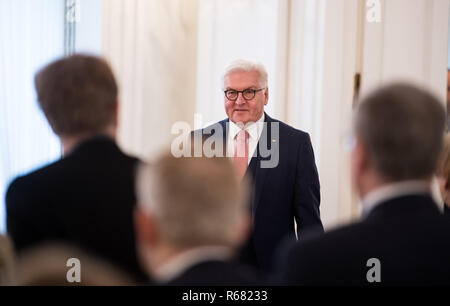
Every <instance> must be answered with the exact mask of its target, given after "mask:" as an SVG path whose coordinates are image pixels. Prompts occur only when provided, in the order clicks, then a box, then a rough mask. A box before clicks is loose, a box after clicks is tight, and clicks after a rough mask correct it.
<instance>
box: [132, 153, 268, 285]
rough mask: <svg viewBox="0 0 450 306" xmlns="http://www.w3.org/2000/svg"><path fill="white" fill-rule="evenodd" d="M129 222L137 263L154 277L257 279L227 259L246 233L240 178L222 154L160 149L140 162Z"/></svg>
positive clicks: (164, 281) (174, 280)
mask: <svg viewBox="0 0 450 306" xmlns="http://www.w3.org/2000/svg"><path fill="white" fill-rule="evenodd" d="M137 187H138V190H137V194H138V209H137V210H136V214H135V226H136V233H137V237H138V243H139V249H140V255H141V258H142V261H143V263H144V264H145V266H146V267H147V268H148V271H149V273H150V274H151V276H152V279H154V280H155V281H156V282H158V283H159V284H161V285H178V286H222V285H223V286H224V285H236V286H238V285H255V284H260V283H262V282H261V281H260V280H259V279H258V278H257V276H256V275H255V274H254V273H253V271H250V270H249V269H247V268H243V267H240V266H238V264H236V263H234V262H233V257H234V252H235V249H236V248H237V247H238V246H239V245H240V244H241V243H242V242H243V241H244V240H245V239H246V237H247V234H248V230H249V216H248V212H247V209H246V205H245V197H246V184H243V183H242V184H241V183H240V182H239V180H238V177H237V175H236V172H235V170H234V168H233V166H232V164H231V163H230V161H229V160H228V159H226V158H206V157H202V158H188V157H183V158H175V157H173V156H172V155H171V154H166V155H162V156H161V157H160V158H159V159H158V160H156V161H155V162H154V163H153V164H152V165H142V167H141V168H140V170H139V172H138V179H137Z"/></svg>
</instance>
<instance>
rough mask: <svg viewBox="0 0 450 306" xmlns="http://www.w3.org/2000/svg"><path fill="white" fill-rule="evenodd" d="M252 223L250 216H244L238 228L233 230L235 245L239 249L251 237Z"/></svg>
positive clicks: (237, 225) (238, 223) (239, 221)
mask: <svg viewBox="0 0 450 306" xmlns="http://www.w3.org/2000/svg"><path fill="white" fill-rule="evenodd" d="M251 227H252V223H251V220H250V217H249V216H248V215H242V216H241V217H240V218H239V220H238V222H237V224H236V227H235V228H234V229H233V237H232V240H233V244H234V245H235V246H237V247H240V246H242V245H243V244H244V243H245V242H246V241H247V239H248V237H249V236H250V233H251V230H252V228H251Z"/></svg>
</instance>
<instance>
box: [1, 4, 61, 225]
mask: <svg viewBox="0 0 450 306" xmlns="http://www.w3.org/2000/svg"><path fill="white" fill-rule="evenodd" d="M63 22H64V2H63V1H61V0H21V1H17V0H1V1H0V195H1V199H2V200H1V205H0V231H4V230H5V222H4V219H5V215H4V196H5V192H6V188H7V186H8V184H9V183H10V181H11V179H13V178H14V177H15V176H17V175H20V174H23V173H25V172H27V171H29V170H30V169H34V168H37V167H39V166H41V165H43V164H45V163H48V162H50V161H52V160H54V159H56V158H58V157H59V156H60V151H61V150H60V144H59V141H58V140H57V138H56V137H55V136H54V135H53V133H52V131H51V130H50V128H49V126H48V124H47V122H46V120H45V118H44V116H43V115H42V113H41V111H40V110H39V107H38V105H37V102H36V95H35V91H34V85H33V77H34V74H35V72H36V71H37V70H38V69H39V68H41V67H42V66H43V65H44V64H46V63H48V62H49V61H50V60H52V59H54V58H56V57H60V56H62V55H63V47H64V45H63V41H64V32H63V29H64V28H63Z"/></svg>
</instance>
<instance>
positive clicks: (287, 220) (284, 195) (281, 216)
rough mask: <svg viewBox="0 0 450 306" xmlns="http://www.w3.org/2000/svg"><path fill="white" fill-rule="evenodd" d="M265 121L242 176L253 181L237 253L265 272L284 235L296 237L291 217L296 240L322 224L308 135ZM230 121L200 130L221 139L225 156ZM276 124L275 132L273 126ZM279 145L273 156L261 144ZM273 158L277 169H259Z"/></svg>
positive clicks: (244, 260)
mask: <svg viewBox="0 0 450 306" xmlns="http://www.w3.org/2000/svg"><path fill="white" fill-rule="evenodd" d="M265 123H266V126H265V128H264V131H263V133H262V135H261V138H260V141H259V145H258V147H257V152H256V153H257V156H256V157H253V159H252V160H251V163H250V165H249V168H248V170H247V174H246V175H248V176H250V177H251V178H252V179H253V195H252V199H251V203H250V206H251V212H252V216H253V232H252V235H251V237H250V240H249V242H248V243H247V245H246V246H245V247H244V248H243V250H242V252H241V260H242V262H243V263H245V264H249V265H252V266H254V267H256V268H258V269H260V270H261V271H262V272H265V273H269V272H271V268H272V265H273V260H274V255H275V252H276V249H277V247H278V245H279V244H280V242H281V241H282V240H283V239H284V238H285V237H286V236H290V237H292V238H293V239H295V223H294V219H295V221H296V222H297V231H298V237H299V239H301V238H302V237H303V234H304V233H305V232H306V231H308V230H311V231H316V232H323V226H322V222H321V220H320V212H319V205H320V184H319V176H318V173H317V169H316V165H315V161H314V153H313V148H312V145H311V140H310V137H309V135H308V134H307V133H305V132H302V131H299V130H296V129H294V128H293V127H291V126H288V125H286V124H284V123H283V122H280V121H278V120H275V119H272V118H270V117H269V116H268V115H267V114H266V115H265ZM228 125H229V120H228V119H227V120H223V121H220V122H218V123H216V124H215V125H212V126H210V127H207V128H205V129H203V130H201V131H200V132H203V138H204V139H205V137H206V138H208V137H215V138H216V139H217V140H218V141H223V142H224V144H225V145H224V148H223V152H222V154H224V155H225V154H226V140H227V131H228ZM218 126H219V127H220V128H218ZM277 127H278V135H277V133H276V130H275V129H276V128H277ZM220 131H221V132H222V133H220ZM198 132H199V131H196V132H195V133H198ZM205 134H206V135H205ZM260 145H263V146H262V147H260ZM277 146H278V148H279V150H278V151H276V150H274V154H272V156H267V155H266V154H265V152H264V148H267V149H268V150H271V149H275V148H276V147H277ZM261 148H263V149H262V150H261ZM277 158H278V161H279V163H278V165H276V167H273V168H265V167H262V166H263V165H264V163H265V162H266V163H267V162H268V161H270V160H271V159H273V160H275V159H277Z"/></svg>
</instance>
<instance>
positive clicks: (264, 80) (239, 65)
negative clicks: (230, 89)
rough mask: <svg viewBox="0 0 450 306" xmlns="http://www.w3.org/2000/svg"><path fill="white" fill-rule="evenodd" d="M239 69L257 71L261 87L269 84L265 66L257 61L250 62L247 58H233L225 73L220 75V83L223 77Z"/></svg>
mask: <svg viewBox="0 0 450 306" xmlns="http://www.w3.org/2000/svg"><path fill="white" fill-rule="evenodd" d="M239 71H246V72H251V71H256V72H258V73H259V83H260V85H261V87H265V88H267V86H268V85H269V74H268V73H267V70H266V67H265V66H264V65H263V64H262V63H259V62H252V61H249V60H242V59H240V60H235V61H233V62H231V64H230V65H228V67H227V68H226V69H225V73H224V74H223V76H222V84H223V82H224V80H225V77H226V76H228V75H230V74H232V73H233V72H239Z"/></svg>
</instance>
